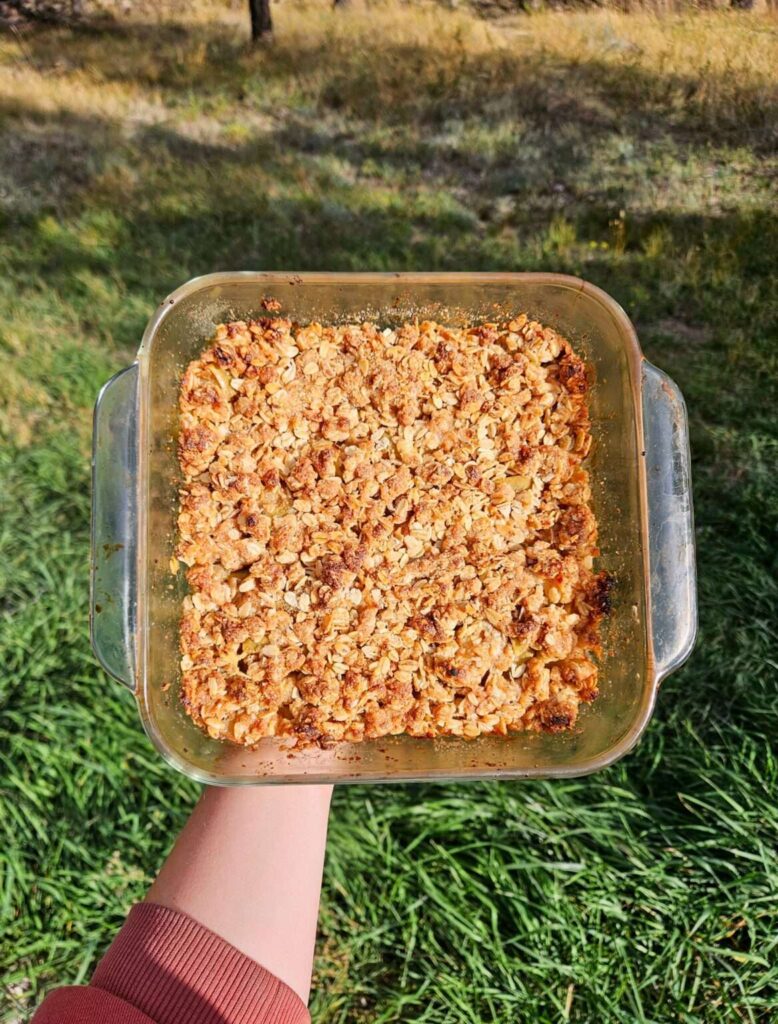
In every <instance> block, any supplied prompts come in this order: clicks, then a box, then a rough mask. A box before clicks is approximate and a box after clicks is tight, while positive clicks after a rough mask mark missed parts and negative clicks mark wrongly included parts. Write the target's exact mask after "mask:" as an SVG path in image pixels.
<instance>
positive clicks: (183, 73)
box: [26, 21, 778, 152]
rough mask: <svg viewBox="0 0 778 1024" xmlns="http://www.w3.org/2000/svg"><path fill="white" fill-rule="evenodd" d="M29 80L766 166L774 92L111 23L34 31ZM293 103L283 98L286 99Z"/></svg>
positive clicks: (607, 63)
mask: <svg viewBox="0 0 778 1024" xmlns="http://www.w3.org/2000/svg"><path fill="white" fill-rule="evenodd" d="M26 45H27V48H28V50H29V55H30V60H31V61H32V63H33V64H34V66H35V67H36V68H37V69H38V70H39V71H40V72H41V74H44V75H45V74H47V73H48V74H57V73H61V72H62V71H63V70H78V69H81V70H84V71H88V73H89V74H91V75H96V76H97V77H98V78H99V79H100V80H103V81H106V82H125V83H132V84H133V85H134V86H137V85H139V84H140V85H142V86H145V87H148V88H153V89H161V90H163V92H166V93H170V94H173V95H178V96H183V97H186V98H187V99H189V100H190V101H191V100H194V99H196V100H197V101H199V102H201V103H204V104H206V105H207V104H208V102H209V101H218V100H220V99H224V98H225V97H226V98H227V99H228V100H232V101H236V102H239V103H244V104H245V105H246V107H247V108H249V109H250V108H251V107H252V106H255V105H256V104H257V103H263V102H264V101H266V100H267V99H268V98H270V100H271V102H272V101H278V102H280V103H284V104H285V103H289V102H292V103H293V104H294V103H298V102H299V101H300V99H301V98H302V101H303V102H304V103H306V104H308V105H309V106H310V105H313V107H315V108H316V109H317V110H318V112H319V113H320V114H322V115H325V116H326V115H330V114H333V113H335V114H338V113H339V114H341V115H344V116H348V117H351V118H355V119H357V120H358V121H362V122H365V123H366V124H369V125H374V126H378V125H384V126H389V127H391V126H402V125H408V124H409V123H416V124H418V125H419V126H420V127H421V126H430V125H433V126H434V125H440V124H443V123H445V122H446V121H447V120H449V119H451V118H455V119H470V118H477V119H479V120H480V121H481V123H483V124H484V125H490V124H491V125H494V124H498V123H502V122H504V121H506V120H511V119H513V120H515V119H521V120H523V121H526V122H527V123H528V124H530V125H532V126H535V127H538V128H543V129H544V130H547V131H558V130H560V129H563V128H564V127H565V126H569V125H571V124H577V125H580V126H581V127H583V128H585V129H586V131H587V132H588V133H590V134H591V135H593V136H594V137H596V136H597V135H598V134H600V133H602V132H603V131H609V132H610V131H618V130H622V129H623V130H625V131H632V132H635V133H636V134H638V135H639V136H641V137H645V138H651V137H657V136H659V135H664V134H669V135H671V136H672V137H673V138H675V139H676V140H677V141H679V142H682V143H688V144H702V143H704V142H706V141H710V140H711V133H714V132H715V133H716V139H717V141H718V142H722V141H726V142H727V143H729V144H731V145H748V146H750V147H752V148H753V149H754V150H755V151H758V152H767V151H769V150H770V149H771V148H772V146H774V144H775V140H776V137H777V136H778V89H776V87H775V85H774V83H772V84H771V83H765V84H763V85H760V86H759V85H754V84H753V83H752V82H751V81H748V80H746V78H745V77H743V78H741V77H740V76H738V74H737V72H736V70H735V71H733V72H731V73H728V74H723V73H719V72H716V73H713V72H710V71H707V72H706V73H705V74H701V73H697V74H684V73H682V72H681V71H673V70H663V71H662V73H661V74H657V73H655V72H653V71H650V70H648V69H646V68H645V67H644V66H643V65H641V64H640V62H639V61H638V59H636V58H634V57H632V58H630V57H629V56H627V57H624V58H623V59H622V60H619V61H616V60H610V59H606V58H601V59H592V58H581V57H580V56H579V55H577V54H572V55H571V56H570V57H569V58H566V59H562V58H560V57H559V56H558V55H554V54H549V53H543V52H539V51H533V50H531V49H530V50H527V49H526V48H523V47H521V46H515V45H511V46H509V45H506V46H503V47H495V48H494V49H493V50H492V51H490V52H489V54H488V56H484V55H483V54H481V53H478V52H471V51H468V49H467V46H466V44H465V43H463V42H460V43H459V44H457V43H456V42H455V41H453V42H452V41H449V42H448V44H447V45H446V46H444V47H443V48H442V49H441V48H438V47H436V46H435V45H431V46H430V45H425V44H424V43H422V42H418V43H405V42H397V41H394V40H391V39H389V40H383V41H382V45H381V47H380V48H377V49H376V50H375V51H371V52H365V51H364V48H363V47H361V46H355V45H354V43H353V41H349V40H347V39H345V40H344V39H338V38H335V37H332V36H329V35H328V34H327V33H323V34H321V33H315V32H313V33H311V36H310V38H306V37H303V38H300V37H299V36H295V37H294V45H293V46H292V45H291V43H288V42H285V41H284V40H283V39H279V40H278V41H277V42H276V44H275V45H273V46H270V47H265V48H261V49H259V50H251V49H250V48H249V47H247V45H246V42H245V40H243V39H241V38H239V37H238V36H237V35H236V33H235V32H234V31H232V30H230V29H229V28H228V27H226V26H223V25H207V26H205V25H204V26H191V25H189V26H187V25H183V24H182V25H175V24H169V23H168V24H165V25H161V26H160V25H154V24H144V23H139V22H134V21H133V22H127V23H116V24H114V25H111V26H107V27H106V29H105V30H104V32H103V33H94V32H90V33H87V34H84V33H75V34H72V33H66V32H62V31H42V32H39V33H36V34H34V35H32V36H31V37H30V38H29V40H27V43H26ZM295 94H296V95H295Z"/></svg>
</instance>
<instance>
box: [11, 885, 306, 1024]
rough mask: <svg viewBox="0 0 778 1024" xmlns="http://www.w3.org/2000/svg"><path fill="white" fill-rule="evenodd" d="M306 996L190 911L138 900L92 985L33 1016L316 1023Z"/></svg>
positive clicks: (66, 1021) (93, 1023)
mask: <svg viewBox="0 0 778 1024" xmlns="http://www.w3.org/2000/svg"><path fill="white" fill-rule="evenodd" d="M310 1019H311V1018H310V1015H309V1014H308V1010H307V1009H306V1007H305V1004H304V1003H303V1001H302V1000H301V999H300V997H299V996H298V995H297V994H296V993H295V992H293V991H292V989H290V988H289V986H288V985H285V984H284V982H283V981H281V980H280V979H279V978H277V977H276V976H275V975H274V974H271V973H270V972H269V971H266V970H265V969H264V967H260V965H259V964H258V963H255V961H253V960H250V959H249V958H248V957H247V956H244V954H243V953H241V952H239V950H237V949H235V947H234V946H231V945H230V944H229V943H228V942H225V941H224V939H222V938H220V937H219V936H218V935H215V934H214V933H213V932H211V931H209V930H208V929H207V928H204V927H203V926H202V925H201V924H198V923H197V921H195V920H193V919H192V918H191V917H187V915H186V914H180V913H178V912H177V911H175V910H170V909H169V908H167V907H161V906H158V905H156V904H154V903H139V904H138V905H137V906H135V907H133V908H132V910H131V911H130V914H129V916H128V918H127V920H126V921H125V923H124V925H123V927H122V928H121V930H120V932H119V934H118V935H117V936H116V938H115V939H114V941H113V943H112V944H111V946H110V948H109V949H108V952H107V953H106V954H105V956H104V957H103V959H102V960H101V961H100V963H99V964H98V965H97V970H96V971H95V973H94V975H93V976H92V980H91V981H90V983H89V985H86V986H81V987H76V986H72V987H69V988H60V989H57V990H56V991H54V992H52V993H51V995H49V996H48V997H47V998H46V999H45V1000H44V1001H43V1003H42V1005H41V1007H40V1009H39V1010H38V1012H37V1013H36V1014H35V1016H34V1017H33V1018H32V1021H31V1024H184V1022H185V1024H310Z"/></svg>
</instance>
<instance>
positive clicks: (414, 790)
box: [0, 5, 778, 1024]
mask: <svg viewBox="0 0 778 1024" xmlns="http://www.w3.org/2000/svg"><path fill="white" fill-rule="evenodd" d="M403 10H404V13H403V14H402V15H400V16H398V15H397V12H396V11H393V10H391V9H390V10H389V11H387V12H384V11H378V12H377V13H376V14H375V17H376V18H379V19H380V36H381V40H382V45H381V47H379V48H377V47H375V45H374V38H375V33H376V31H377V30H376V28H375V26H374V25H373V27H371V25H370V24H369V23H368V22H367V21H366V20H365V18H364V17H363V16H362V15H361V14H359V13H358V12H356V13H354V14H353V15H348V16H347V18H346V19H345V20H344V19H343V18H342V17H341V18H337V17H332V16H330V15H329V14H328V13H327V12H326V11H323V10H322V9H321V8H316V9H313V10H312V12H311V9H309V10H307V11H305V10H302V11H298V10H297V9H296V8H295V9H291V8H289V7H287V6H286V5H279V8H278V39H277V42H276V44H275V45H274V47H273V48H271V49H265V50H262V51H260V52H258V53H256V54H250V53H248V52H247V51H246V50H245V47H244V46H243V43H242V42H241V40H240V37H239V33H240V31H241V27H240V26H238V25H236V24H234V23H233V20H232V18H233V15H230V14H229V12H227V11H221V9H220V8H217V7H214V8H212V9H210V10H208V9H206V10H205V11H204V12H203V11H200V12H199V13H198V14H197V16H196V17H195V16H194V15H193V20H192V22H191V23H190V24H188V25H181V26H177V27H176V26H172V27H171V26H170V25H168V24H162V25H161V26H145V27H144V26H143V25H141V24H137V23H136V24H132V25H130V26H129V27H125V28H123V29H116V30H114V31H112V32H111V36H110V46H107V45H106V44H105V38H104V36H101V35H99V34H91V33H84V32H81V33H73V34H69V33H67V32H64V31H61V30H53V31H44V32H40V33H37V34H32V35H29V36H27V37H26V38H25V39H24V40H23V41H22V44H21V46H20V44H19V42H18V40H16V39H15V38H12V37H0V134H1V135H2V139H3V143H2V146H0V232H1V234H0V352H1V353H2V358H3V363H2V378H1V379H0V439H1V440H2V444H1V445H0V666H2V668H1V669H0V922H2V925H1V927H2V932H1V933H0V975H2V978H3V985H4V988H2V989H0V1021H2V1022H3V1024H9V1022H11V1021H14V1022H16V1021H21V1020H24V1019H26V1016H27V1014H28V1013H29V1012H30V1011H31V1010H32V1008H33V1007H34V1006H35V1005H37V1003H38V1002H39V1001H40V999H41V998H42V996H43V994H44V993H45V992H46V991H47V990H48V989H50V988H51V987H52V986H54V985H55V984H57V983H58V982H60V983H61V982H73V981H82V980H84V979H86V978H87V977H88V976H89V972H90V969H91V967H92V965H93V964H94V962H95V959H96V957H97V956H98V955H99V953H100V951H101V950H102V949H103V948H104V947H105V945H106V944H107V943H108V941H109V939H110V937H111V935H112V934H113V932H114V931H115V929H116V928H117V927H118V925H119V923H120V922H121V920H122V919H123V916H124V914H125V912H126V910H127V908H128V906H129V905H130V904H131V903H132V902H133V901H134V900H136V899H137V898H138V897H139V896H140V895H141V894H142V892H143V891H144V887H145V885H146V884H147V882H148V881H149V879H150V878H151V877H152V875H153V873H154V872H155V870H156V868H157V867H158V865H159V863H160V861H161V859H162V857H163V856H164V854H165V851H166V850H167V848H168V846H169V844H170V842H171V838H172V836H173V835H174V833H175V831H176V830H177V829H178V828H179V827H180V826H181V824H182V822H183V821H184V819H185V817H186V815H187V813H188V811H189V809H190V808H191V806H192V802H193V800H194V799H195V796H196V791H197V787H196V786H194V785H193V784H191V783H189V782H188V781H187V780H185V779H183V778H182V777H180V776H178V775H176V774H174V773H173V772H172V771H171V770H169V769H167V768H166V767H165V766H164V765H163V764H162V763H161V761H160V760H159V759H158V758H157V756H156V755H155V754H154V752H153V751H152V749H151V747H150V744H149V743H148V742H147V740H146V739H145V737H144V735H143V733H142V730H141V727H140V725H139V722H138V719H137V715H136V712H135V709H134V706H133V702H132V700H131V698H130V697H129V695H128V694H126V693H124V692H122V691H121V689H120V688H119V687H118V686H116V685H115V684H113V683H111V682H110V681H109V680H107V679H106V678H105V676H104V675H103V674H102V673H101V672H100V671H99V670H98V669H97V667H96V665H95V663H94V660H93V658H92V656H91V653H90V650H89V643H88V639H87V567H88V528H89V526H88V518H89V464H88V451H89V434H90V426H91V424H90V407H91V404H92V402H93V400H94V396H95V394H96V392H97V390H98V388H99V386H100V384H101V383H102V382H103V381H104V380H105V379H106V378H107V376H108V375H109V374H110V373H111V372H112V371H113V370H115V369H117V368H119V367H120V366H122V365H124V364H126V363H127V362H128V361H129V360H130V359H131V358H132V353H133V351H134V349H135V347H136V345H137V342H138V339H139V337H140V334H141V332H142V329H143V326H144V324H145V321H146V319H147V318H148V316H149V315H150V313H151V312H152V310H153V308H154V306H155V304H156V303H157V301H158V300H159V299H160V298H161V297H162V296H164V295H165V293H166V292H168V291H170V290H172V288H174V287H175V286H176V285H178V284H180V283H182V282H183V281H185V280H186V279H187V278H188V277H190V276H192V275H194V274H197V273H205V272H208V271H211V270H216V269H238V268H258V269H261V268H268V269H276V268H279V269H281V268H289V269H292V268H294V269H341V270H356V269H376V270H383V269H461V270H472V269H500V270H526V269H550V270H559V271H565V272H570V273H577V274H581V275H582V276H584V277H586V278H588V279H589V280H592V281H594V282H595V283H597V284H599V285H601V286H602V287H604V288H605V289H606V290H607V291H609V292H610V293H611V294H613V295H614V296H615V297H616V298H617V299H618V300H619V301H620V302H621V303H622V304H623V305H624V306H625V307H626V309H627V310H628V312H629V313H630V315H631V316H632V318H633V319H634V320H635V322H636V323H637V324H638V327H639V332H640V336H641V341H642V343H643V347H644V349H645V351H646V354H647V355H648V357H649V358H650V359H652V360H653V361H655V362H656V363H657V364H658V365H660V366H662V367H663V368H664V369H666V370H668V371H669V372H670V373H671V374H672V375H673V376H674V377H675V379H676V380H677V381H678V383H679V384H680V386H681V388H682V389H683V391H684V393H685V395H686V398H687V401H688V404H689V412H690V420H691V432H692V448H693V458H694V489H695V506H696V517H697V542H698V556H699V574H700V579H699V587H700V605H701V631H700V639H699V643H698V646H697V649H696V651H695V653H694V655H693V657H692V659H691V661H690V662H689V663H688V664H687V666H686V667H685V668H684V669H683V670H682V671H680V672H678V673H677V674H676V675H674V676H672V677H671V678H670V679H669V680H668V681H667V682H665V683H664V684H663V687H662V691H661V694H660V699H659V703H658V708H657V712H656V716H655V718H654V720H653V722H652V724H651V727H650V728H649V730H648V733H647V734H646V737H645V738H644V740H643V741H642V743H641V744H640V746H639V747H638V749H637V750H636V751H635V752H634V753H632V754H631V755H630V756H629V757H627V758H626V759H625V760H624V761H623V762H622V763H620V764H618V765H617V766H615V767H613V768H611V769H609V770H607V771H605V772H603V773H601V774H599V775H597V776H594V777H591V778H588V779H584V780H580V781H568V782H563V783H554V784H551V783H532V784H526V783H503V784H493V783H489V784H473V785H447V786H429V785H428V786H405V787H388V786H387V787H371V788H365V787H356V788H352V789H344V790H342V791H339V792H338V793H337V794H336V798H335V803H334V811H333V816H332V827H331V839H330V844H329V852H328V862H327V870H326V880H325V890H324V896H323V906H322V914H321V943H320V949H319V956H318V961H317V977H316V981H315V989H316V991H315V996H314V1002H313V1011H314V1019H315V1020H316V1021H317V1022H327V1024H336V1022H338V1024H341V1022H342V1024H345V1022H349V1024H351V1022H354V1024H357V1022H368V1021H370V1022H384V1021H385V1022H389V1021H420V1022H421V1021H423V1022H435V1024H444V1022H445V1024H448V1022H451V1021H457V1022H460V1021H461V1022H473V1024H482V1022H483V1024H485V1022H491V1021H498V1022H505V1024H524V1022H526V1024H552V1022H553V1024H556V1022H562V1021H572V1022H580V1024H589V1022H595V1021H596V1022H603V1024H609V1022H614V1024H615V1022H624V1024H633V1022H641V1024H642V1022H646V1024H649V1022H650V1024H654V1022H656V1024H659V1022H662V1024H665V1022H667V1024H669V1022H682V1024H719V1022H722V1024H723V1022H740V1021H749V1022H759V1024H767V1022H768V1021H771V1020H773V1019H775V1018H776V1015H778V967H776V965H777V964H778V898H777V897H776V893H778V854H777V852H776V850H777V848H778V807H777V806H776V792H778V746H777V745H776V739H775V737H776V723H778V644H777V643H776V618H777V616H776V611H778V583H777V582H776V580H777V579H778V572H776V570H777V569H778V564H777V563H778V559H777V558H776V551H778V544H777V543H776V541H777V540H778V538H776V533H775V524H776V522H778V429H776V428H777V426H778V423H777V420H778V416H777V414H776V411H775V410H776V407H777V406H776V402H777V400H778V394H776V392H777V391H778V388H777V387H776V383H777V382H778V368H777V367H776V362H777V361H778V360H777V357H776V353H778V332H777V331H776V326H777V320H778V312H777V310H776V298H775V270H776V263H775V252H776V242H778V232H776V217H775V213H774V193H771V186H774V180H775V179H774V174H775V160H774V157H773V155H772V154H773V146H774V143H775V140H776V119H775V94H774V77H773V76H774V73H773V72H772V71H771V68H772V67H774V65H775V43H776V35H777V32H776V22H775V21H774V20H771V19H770V18H769V17H766V16H756V15H755V16H752V15H734V14H733V15H721V14H712V15H699V16H698V17H697V18H689V17H685V18H668V19H666V20H664V21H661V22H659V21H656V20H654V19H652V18H649V17H647V16H644V15H635V16H634V17H625V16H619V15H608V14H591V15H575V14H569V15H564V16H562V15H540V16H537V17H535V16H533V17H531V18H528V19H526V20H525V21H522V22H511V23H507V24H505V25H501V24H497V25H492V26H490V27H489V28H485V27H484V26H483V25H481V24H480V23H477V22H475V21H473V20H472V19H470V18H468V17H467V16H464V15H458V14H445V13H443V14H435V15H433V14H419V13H417V12H415V11H414V9H413V8H408V7H406V8H404V9H403ZM409 11H412V12H414V13H413V14H412V15H411V14H408V13H407V12H409ZM152 42H153V43H155V44H156V51H152V49H151V46H150V44H151V43H152ZM771 204H772V209H771Z"/></svg>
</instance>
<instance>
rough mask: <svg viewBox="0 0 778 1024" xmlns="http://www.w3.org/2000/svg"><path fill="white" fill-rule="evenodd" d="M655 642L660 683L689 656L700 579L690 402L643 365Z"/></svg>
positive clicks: (660, 374) (662, 376) (666, 379)
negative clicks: (687, 414)
mask: <svg viewBox="0 0 778 1024" xmlns="http://www.w3.org/2000/svg"><path fill="white" fill-rule="evenodd" d="M642 389H643V438H644V453H643V454H644V457H645V460H646V479H647V482H648V536H649V561H650V593H651V623H652V642H653V646H654V661H655V665H656V674H657V680H658V681H661V680H662V679H664V678H665V676H667V675H669V674H670V673H671V672H673V671H674V670H675V669H676V668H678V666H679V665H681V664H683V662H684V661H686V659H687V658H688V657H689V655H690V654H691V651H692V648H693V647H694V641H695V638H696V636H697V578H696V568H695V553H694V517H693V513H692V487H691V466H690V462H691V458H690V453H689V425H688V422H687V418H686V404H685V402H684V400H683V395H682V394H681V392H680V390H679V388H678V386H677V385H676V384H675V383H674V381H672V380H671V379H670V378H669V377H668V376H667V374H666V373H663V372H662V371H661V370H658V369H657V368H656V367H655V366H652V364H651V363H649V362H644V363H643V378H642Z"/></svg>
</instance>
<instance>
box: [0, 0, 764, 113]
mask: <svg viewBox="0 0 778 1024" xmlns="http://www.w3.org/2000/svg"><path fill="white" fill-rule="evenodd" d="M150 10H152V11H153V16H150V14H149V9H144V8H141V9H140V13H137V14H135V15H127V16H121V18H120V20H119V21H118V28H117V29H115V30H112V31H111V33H110V36H109V37H107V38H106V37H105V36H103V35H102V34H100V33H99V32H84V33H83V34H80V35H79V36H77V37H76V38H69V42H68V55H67V60H59V59H58V57H57V45H58V38H59V35H60V34H59V33H58V32H56V31H49V32H47V33H45V34H44V35H42V36H39V37H37V38H34V39H33V38H32V37H28V38H27V40H26V41H25V40H21V41H20V40H18V39H17V38H15V37H13V36H5V37H0V103H2V105H3V106H4V107H5V108H6V110H9V109H10V110H14V109H15V107H16V106H17V105H18V103H19V97H24V103H25V106H26V109H27V110H29V111H37V112H40V113H44V114H45V113H52V112H56V111H63V110H67V111H70V112H72V113H74V114H78V115H92V116H94V115H95V114H100V115H104V116H108V117H112V118H116V119H121V118H122V117H126V116H127V115H128V114H129V113H130V112H131V113H132V116H133V117H135V118H140V119H141V120H155V119H156V115H158V114H159V111H160V109H161V107H160V104H159V102H158V96H157V93H158V91H159V90H160V89H165V88H166V87H167V86H176V87H181V86H182V85H187V84H189V85H191V86H192V88H193V89H206V90H208V91H212V90H213V89H214V88H216V87H218V86H219V85H220V84H229V83H230V82H232V81H235V80H237V79H239V78H241V77H244V76H245V75H247V74H249V75H251V74H253V73H256V74H257V75H261V76H265V81H264V86H263V88H264V90H266V91H267V92H268V93H271V94H272V92H273V91H277V92H278V93H279V95H278V99H279V101H282V100H283V99H284V96H285V95H286V94H288V92H289V90H290V88H291V89H294V90H296V91H297V92H298V93H299V94H302V95H303V96H304V97H305V98H306V99H307V100H309V101H320V100H322V99H324V100H326V101H327V102H329V103H331V104H332V105H334V106H336V107H339V108H344V109H347V110H349V111H350V112H352V113H354V114H357V115H359V114H360V113H365V112H367V111H368V109H369V112H370V113H371V114H372V113H375V111H376V110H377V109H383V110H384V111H385V113H386V115H387V116H388V117H391V115H392V114H393V113H395V114H397V115H398V116H404V115H411V114H412V113H413V112H414V110H416V109H418V108H419V107H420V106H424V105H427V104H428V103H429V101H430V99H432V100H434V101H435V102H436V103H438V104H445V103H446V102H449V103H451V104H453V103H458V104H460V109H461V104H462V103H463V102H464V103H465V104H470V105H481V104H486V105H488V104H489V103H490V101H491V102H495V103H503V104H504V103H505V102H506V97H510V94H511V91H512V90H514V89H516V88H518V86H519V83H521V88H522V90H524V89H525V88H526V84H527V83H526V75H525V69H526V66H527V64H528V63H529V64H531V65H532V66H533V67H535V68H539V69H541V71H542V73H543V75H551V74H552V72H553V69H554V68H555V67H559V66H561V65H564V66H565V68H566V70H567V71H568V72H569V70H570V68H571V67H572V68H573V69H575V68H587V69H589V70H590V71H591V70H592V69H594V71H595V72H596V74H597V75H598V76H599V78H600V80H602V79H603V78H605V79H607V81H608V84H609V86H611V87H612V88H613V89H614V90H615V92H616V93H617V94H618V93H621V94H622V98H623V99H625V100H628V99H629V96H630V94H631V93H632V92H634V95H635V98H636V99H637V98H640V100H641V102H645V100H646V92H647V91H648V92H649V93H650V92H651V91H652V90H654V91H656V94H657V95H656V100H657V102H658V103H662V104H663V105H666V104H667V101H668V98H670V99H671V101H672V103H673V104H676V105H677V104H683V103H684V102H685V100H686V99H689V100H692V101H693V103H694V106H695V109H696V110H699V111H700V113H701V116H703V117H705V118H706V119H708V118H709V117H710V116H712V115H713V113H714V112H715V117H714V120H715V118H718V117H721V116H724V118H725V120H731V119H736V118H738V117H739V116H742V114H743V112H744V111H743V105H744V104H745V105H746V106H747V107H748V108H751V109H753V108H758V107H759V106H760V105H766V104H767V103H768V102H769V101H770V99H771V98H772V97H774V90H775V84H776V76H775V70H774V69H775V68H776V67H778V20H777V19H776V17H775V15H774V14H772V13H769V12H761V13H751V14H744V13H743V12H731V11H709V12H687V13H682V14H673V13H660V14H657V13H652V12H637V13H631V14H626V13H619V12H615V11H610V10H594V11H587V12H580V13H571V12H554V11H548V12H542V13H537V14H533V15H528V16H521V17H512V18H506V19H502V20H499V21H484V20H483V19H481V18H478V17H477V16H475V15H474V14H472V13H468V12H465V11H450V10H446V9H445V8H442V7H438V6H434V5H421V6H411V5H407V4H399V3H395V2H387V3H380V4H371V5H370V7H369V8H367V7H353V8H349V10H348V11H347V12H339V11H334V10H332V8H331V7H330V5H329V3H328V0H320V2H317V3H297V4H293V3H284V4H279V5H277V7H275V8H274V17H275V21H276V35H275V39H274V41H273V42H272V43H268V44H263V45H261V46H259V47H258V48H256V49H255V50H253V51H252V50H251V49H250V47H249V46H248V45H247V25H246V18H245V17H244V12H243V6H242V5H240V6H238V5H236V4H234V3H232V4H231V3H226V4H225V3H214V2H204V0H201V2H200V3H197V4H195V5H193V6H192V7H188V9H187V13H186V25H185V26H183V27H182V26H180V25H179V19H180V11H177V10H176V9H175V7H174V5H171V6H166V7H164V8H161V9H154V8H151V9H150ZM379 40H380V45H379V44H378V41H379ZM544 84H545V83H544V82H541V88H542V87H543V85H544ZM673 93H675V94H676V95H675V96H673V95H672V94H673ZM541 98H542V94H541V93H535V94H533V93H532V91H531V90H530V100H531V101H532V102H535V101H538V100H540V99H541Z"/></svg>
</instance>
